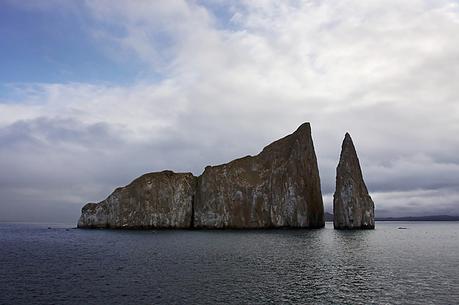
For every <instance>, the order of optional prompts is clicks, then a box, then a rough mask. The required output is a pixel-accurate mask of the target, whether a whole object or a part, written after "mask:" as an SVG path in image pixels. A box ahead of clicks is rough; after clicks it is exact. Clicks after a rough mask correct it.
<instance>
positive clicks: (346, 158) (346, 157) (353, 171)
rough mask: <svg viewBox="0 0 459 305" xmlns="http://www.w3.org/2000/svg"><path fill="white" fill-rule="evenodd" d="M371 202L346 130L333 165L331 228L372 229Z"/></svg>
mask: <svg viewBox="0 0 459 305" xmlns="http://www.w3.org/2000/svg"><path fill="white" fill-rule="evenodd" d="M374 209H375V207H374V203H373V200H372V199H371V197H370V195H369V194H368V190H367V187H366V185H365V182H364V181H363V176H362V170H361V169H360V163H359V159H358V157H357V153H356V151H355V147H354V143H352V139H351V136H350V135H349V134H348V133H346V136H345V137H344V141H343V145H342V147H341V156H340V160H339V164H338V167H337V169H336V190H335V194H334V195H333V215H334V220H333V224H334V227H335V229H374V227H375V219H374Z"/></svg>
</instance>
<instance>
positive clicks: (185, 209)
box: [78, 171, 196, 228]
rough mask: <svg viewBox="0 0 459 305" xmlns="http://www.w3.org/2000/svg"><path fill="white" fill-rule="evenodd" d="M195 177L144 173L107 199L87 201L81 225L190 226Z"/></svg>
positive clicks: (79, 223) (90, 226)
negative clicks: (93, 201)
mask: <svg viewBox="0 0 459 305" xmlns="http://www.w3.org/2000/svg"><path fill="white" fill-rule="evenodd" d="M195 188H196V177H194V176H193V175H192V174H191V173H174V172H172V171H163V172H158V173H150V174H145V175H143V176H141V177H139V178H137V179H135V180H134V181H132V182H131V183H130V184H129V185H127V186H125V187H120V188H117V189H116V190H115V191H114V192H113V193H112V194H111V195H110V196H108V197H107V199H105V200H103V201H101V202H99V203H88V204H86V205H85V206H84V207H83V209H82V211H81V217H80V220H79V221H78V227H79V228H189V227H190V226H191V222H192V216H193V198H194V194H195Z"/></svg>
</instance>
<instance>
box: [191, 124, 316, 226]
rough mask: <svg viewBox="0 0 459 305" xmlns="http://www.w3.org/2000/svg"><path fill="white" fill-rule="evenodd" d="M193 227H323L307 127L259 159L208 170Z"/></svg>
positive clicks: (272, 146)
mask: <svg viewBox="0 0 459 305" xmlns="http://www.w3.org/2000/svg"><path fill="white" fill-rule="evenodd" d="M194 225H195V226H196V227H205V228H271V227H322V226H324V214H323V203H322V194H321V190H320V178H319V171H318V168H317V160H316V155H315V152H314V146H313V143H312V137H311V127H310V125H309V124H308V123H306V124H303V125H301V126H300V127H299V128H298V130H297V131H295V132H294V133H293V134H291V135H289V136H287V137H285V138H283V139H280V140H278V141H276V142H274V143H272V144H270V145H269V146H267V147H265V148H264V149H263V151H262V152H261V153H260V154H258V155H257V156H254V157H252V156H247V157H244V158H241V159H237V160H234V161H232V162H230V163H227V164H223V165H219V166H208V167H206V169H205V171H204V173H203V174H202V176H201V177H199V179H198V188H197V196H196V204H195V213H194Z"/></svg>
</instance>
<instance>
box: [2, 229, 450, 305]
mask: <svg viewBox="0 0 459 305" xmlns="http://www.w3.org/2000/svg"><path fill="white" fill-rule="evenodd" d="M401 227H405V228H406V229H400V228H401ZM223 303H224V304H278V303H292V304H295V303H296V304H459V222H377V223H376V230H370V231H336V230H333V224H332V223H327V225H326V227H325V228H324V229H318V230H285V229H284V230H251V231H247V230H229V231H209V230H177V231H173V230H170V231H167V230H161V231H123V230H81V229H72V225H69V226H65V225H33V224H5V223H4V224H0V304H223Z"/></svg>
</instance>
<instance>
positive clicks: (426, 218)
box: [324, 212, 459, 221]
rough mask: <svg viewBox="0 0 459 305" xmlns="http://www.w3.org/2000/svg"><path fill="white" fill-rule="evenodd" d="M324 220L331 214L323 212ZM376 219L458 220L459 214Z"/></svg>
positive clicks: (377, 219)
mask: <svg viewBox="0 0 459 305" xmlns="http://www.w3.org/2000/svg"><path fill="white" fill-rule="evenodd" d="M324 216H325V221H333V214H332V213H328V212H325V213H324ZM375 220H376V221H459V216H450V215H430V216H405V217H376V218H375Z"/></svg>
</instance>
